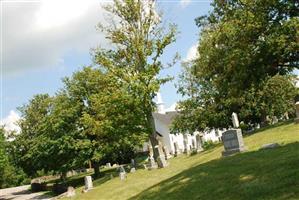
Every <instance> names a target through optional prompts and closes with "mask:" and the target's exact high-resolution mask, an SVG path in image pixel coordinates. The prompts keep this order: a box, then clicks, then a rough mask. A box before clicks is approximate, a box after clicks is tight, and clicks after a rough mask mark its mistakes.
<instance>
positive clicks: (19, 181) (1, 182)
mask: <svg viewBox="0 0 299 200" xmlns="http://www.w3.org/2000/svg"><path fill="white" fill-rule="evenodd" d="M10 145H11V142H8V141H6V138H5V130H4V128H3V127H1V128H0V174H1V176H0V189H1V188H6V187H13V186H18V185H23V184H28V183H29V182H30V180H29V179H28V177H27V176H26V174H25V173H24V172H23V170H22V169H20V168H19V167H17V166H16V164H15V163H14V162H13V157H12V155H11V154H10V148H11V146H10Z"/></svg>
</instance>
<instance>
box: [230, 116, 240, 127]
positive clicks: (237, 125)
mask: <svg viewBox="0 0 299 200" xmlns="http://www.w3.org/2000/svg"><path fill="white" fill-rule="evenodd" d="M232 121H233V126H234V128H239V126H240V124H239V119H238V115H237V113H234V112H233V114H232Z"/></svg>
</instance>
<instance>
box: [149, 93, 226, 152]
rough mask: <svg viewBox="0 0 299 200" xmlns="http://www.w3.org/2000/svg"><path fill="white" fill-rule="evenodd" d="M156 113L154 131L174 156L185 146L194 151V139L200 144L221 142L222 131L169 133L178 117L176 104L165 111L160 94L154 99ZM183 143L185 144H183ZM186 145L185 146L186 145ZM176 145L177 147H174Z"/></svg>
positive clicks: (154, 114)
mask: <svg viewBox="0 0 299 200" xmlns="http://www.w3.org/2000/svg"><path fill="white" fill-rule="evenodd" d="M156 104H157V111H156V112H155V113H153V116H154V119H155V126H156V131H157V133H158V134H159V135H160V140H161V141H162V143H163V145H164V146H165V147H167V149H168V151H169V153H171V154H175V152H176V148H178V150H177V152H178V153H180V152H183V151H184V150H185V148H186V146H187V149H189V150H190V149H193V148H194V149H195V148H196V145H197V143H196V142H197V140H196V137H200V140H201V142H202V143H203V142H206V141H213V142H219V141H221V136H222V133H223V132H224V131H220V130H215V129H213V130H210V131H204V132H198V131H195V132H194V133H192V134H190V133H184V134H183V133H175V134H173V133H170V126H171V123H172V121H173V119H174V118H175V117H176V116H177V115H178V110H177V109H176V104H173V105H172V106H170V107H169V108H167V109H165V107H164V102H163V100H162V97H161V94H160V93H158V94H157V97H156ZM184 141H185V144H184ZM186 143H187V144H186ZM175 145H177V147H175ZM144 150H147V145H145V146H144Z"/></svg>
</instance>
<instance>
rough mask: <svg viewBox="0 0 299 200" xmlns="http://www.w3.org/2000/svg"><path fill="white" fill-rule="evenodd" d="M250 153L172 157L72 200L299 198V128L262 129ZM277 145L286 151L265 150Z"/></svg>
mask: <svg viewBox="0 0 299 200" xmlns="http://www.w3.org/2000/svg"><path fill="white" fill-rule="evenodd" d="M244 142H245V145H246V146H247V148H248V151H247V152H245V153H241V154H236V155H234V156H230V157H225V158H222V157H221V151H222V150H223V146H222V145H219V146H218V147H215V148H213V149H211V150H208V151H205V152H202V153H199V154H196V155H193V156H185V155H182V156H179V157H177V158H173V159H170V160H169V162H170V165H169V167H167V168H164V169H157V170H152V171H148V170H143V169H140V170H137V172H136V173H132V174H128V177H127V179H126V180H125V181H120V179H119V178H118V177H116V178H113V179H111V180H110V175H109V174H107V175H105V177H103V178H101V179H98V180H95V181H94V185H95V188H94V189H93V190H91V191H89V192H87V193H81V190H82V187H81V188H78V189H77V195H76V197H73V198H72V199H107V200H108V199H109V200H110V199H122V200H123V199H163V200H165V199H171V200H175V199H188V200H189V199H205V200H207V199H222V200H223V199H227V200H232V199H242V200H243V199H244V200H245V199H248V200H249V199H299V125H295V124H293V123H288V124H283V125H280V126H276V127H271V128H267V129H266V130H260V131H259V132H257V133H255V134H252V135H250V136H247V137H245V138H244ZM272 142H277V143H279V144H280V145H282V146H281V147H278V148H276V149H267V150H259V148H260V147H261V146H262V145H263V144H267V143H272Z"/></svg>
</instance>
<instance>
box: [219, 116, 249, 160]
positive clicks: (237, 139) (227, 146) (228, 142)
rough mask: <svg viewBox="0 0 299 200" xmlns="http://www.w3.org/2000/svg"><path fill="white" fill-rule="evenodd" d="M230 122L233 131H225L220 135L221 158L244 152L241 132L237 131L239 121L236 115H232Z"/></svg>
mask: <svg viewBox="0 0 299 200" xmlns="http://www.w3.org/2000/svg"><path fill="white" fill-rule="evenodd" d="M232 121H233V125H234V129H230V130H227V131H225V132H224V133H223V134H222V141H223V145H224V151H223V152H222V156H229V155H231V154H234V153H238V152H243V151H245V150H246V148H245V145H244V141H243V136H242V130H241V129H238V127H239V120H238V116H237V114H236V113H233V114H232Z"/></svg>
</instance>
